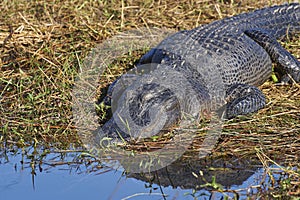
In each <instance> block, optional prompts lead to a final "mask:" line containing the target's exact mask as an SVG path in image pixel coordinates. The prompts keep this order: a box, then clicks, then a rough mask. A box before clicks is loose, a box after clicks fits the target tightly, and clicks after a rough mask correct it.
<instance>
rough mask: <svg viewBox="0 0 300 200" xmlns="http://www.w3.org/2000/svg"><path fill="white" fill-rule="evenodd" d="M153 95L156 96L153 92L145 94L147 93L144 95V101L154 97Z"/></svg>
mask: <svg viewBox="0 0 300 200" xmlns="http://www.w3.org/2000/svg"><path fill="white" fill-rule="evenodd" d="M153 97H154V96H153V94H151V93H148V94H145V95H144V96H143V101H148V100H150V99H152V98H153Z"/></svg>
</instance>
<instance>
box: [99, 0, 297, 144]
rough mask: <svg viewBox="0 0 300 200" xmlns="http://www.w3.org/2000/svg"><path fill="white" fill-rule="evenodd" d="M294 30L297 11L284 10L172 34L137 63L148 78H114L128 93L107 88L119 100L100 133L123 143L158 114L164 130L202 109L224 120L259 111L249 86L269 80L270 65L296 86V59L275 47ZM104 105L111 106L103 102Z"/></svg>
mask: <svg viewBox="0 0 300 200" xmlns="http://www.w3.org/2000/svg"><path fill="white" fill-rule="evenodd" d="M298 31H300V6H299V4H289V5H287V4H286V5H280V6H274V7H269V8H264V9H260V10H256V11H254V12H250V13H244V14H240V15H238V16H235V17H231V18H226V19H223V20H219V21H215V22H212V23H210V24H207V25H203V26H200V27H198V28H195V29H192V30H188V31H181V32H178V33H175V34H174V35H172V36H170V37H168V38H166V39H165V40H163V41H162V42H161V43H160V44H159V45H158V46H157V47H155V48H153V49H151V50H150V51H149V52H148V53H147V54H145V55H144V56H143V57H142V58H141V59H140V61H139V63H138V64H137V69H139V68H143V67H144V66H145V65H146V64H152V68H153V69H152V70H150V71H151V72H150V73H148V74H144V75H142V76H138V75H135V74H132V75H130V76H129V78H128V77H126V76H128V75H123V76H121V78H120V79H122V78H124V77H126V81H128V84H127V85H128V88H125V89H120V88H118V87H116V85H117V83H118V80H120V79H118V80H117V81H116V82H115V83H114V84H113V85H112V86H111V87H110V89H109V92H108V94H109V95H108V96H112V95H113V93H114V92H115V91H117V93H118V94H120V96H121V101H117V104H118V107H119V109H117V110H116V112H115V113H114V116H115V117H113V118H112V119H110V120H109V121H108V122H107V123H106V124H105V125H104V126H103V127H102V132H101V133H100V134H102V135H103V134H104V135H107V136H110V137H118V136H119V135H120V134H121V136H122V137H123V138H125V139H126V140H129V139H130V135H131V136H132V131H133V132H134V134H133V135H134V137H135V138H136V137H138V134H139V133H144V132H147V131H148V132H149V130H150V129H155V128H156V127H159V123H160V121H161V118H162V116H165V118H163V119H164V120H165V122H164V124H163V125H162V126H161V127H162V128H161V129H168V128H169V127H170V126H172V125H174V124H175V123H176V122H178V121H179V120H180V119H182V117H183V114H182V113H188V114H190V115H192V116H193V117H196V118H197V117H199V113H201V112H203V111H207V110H218V109H219V111H220V112H219V113H220V116H222V118H227V119H228V118H233V117H235V116H237V115H242V114H247V113H251V112H255V111H257V110H259V109H261V108H262V107H264V106H265V98H264V95H263V94H262V92H261V91H260V90H259V89H258V88H256V87H257V86H259V85H261V84H262V83H264V82H265V81H266V80H267V79H268V78H269V77H270V74H271V72H272V62H275V63H277V64H278V68H279V69H280V71H282V72H284V73H288V74H289V75H290V76H291V77H292V78H293V79H294V80H295V81H296V82H299V81H300V64H299V61H298V60H297V59H296V58H294V57H293V56H292V55H291V54H290V53H288V52H287V51H286V50H285V49H283V48H282V47H281V46H280V44H279V43H278V42H277V41H276V39H280V38H282V37H284V36H285V35H286V34H290V35H292V34H294V33H296V32H298ZM153 63H156V65H155V64H154V65H153ZM153 66H154V67H153ZM173 71H174V72H176V73H173ZM178 74H179V75H178ZM282 76H284V77H286V75H284V74H282ZM153 77H156V78H153ZM137 80H138V81H137ZM170 87H171V89H170ZM174 88H180V89H179V90H176V89H174ZM113 100H114V99H112V101H113ZM105 101H106V102H107V103H108V104H110V103H111V99H110V98H109V97H107V98H106V99H105ZM199 105H200V106H199ZM125 107H126V108H128V109H127V111H126V112H125V111H124V110H126V109H125ZM153 110H154V111H155V112H151V111H153ZM122 112H123V115H122ZM163 114H165V115H163ZM120 115H122V116H123V117H128V118H126V121H127V119H128V120H129V121H130V123H129V124H128V125H129V126H130V127H129V129H130V131H126V130H124V128H120V127H119V126H118V124H120V123H117V122H116V117H118V116H120Z"/></svg>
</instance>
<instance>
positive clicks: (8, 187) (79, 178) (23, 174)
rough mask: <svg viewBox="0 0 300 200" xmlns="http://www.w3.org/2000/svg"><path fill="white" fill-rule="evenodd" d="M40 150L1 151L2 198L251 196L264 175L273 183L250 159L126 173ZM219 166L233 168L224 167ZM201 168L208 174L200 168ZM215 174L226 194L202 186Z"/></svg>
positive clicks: (188, 163)
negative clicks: (143, 172) (248, 165)
mask: <svg viewBox="0 0 300 200" xmlns="http://www.w3.org/2000/svg"><path fill="white" fill-rule="evenodd" d="M35 153H36V154H35ZM35 153H34V151H29V152H24V151H23V152H22V151H20V150H18V151H17V153H5V154H4V153H3V152H2V154H1V155H2V156H1V157H0V177H1V179H0V199H1V200H6V199H11V200H17V199H31V200H35V199H36V200H38V199H39V200H40V199H43V200H48V199H49V200H50V199H51V200H52V199H117V200H119V199H134V200H136V199H151V200H152V199H155V200H156V199H209V198H211V199H221V198H222V197H224V195H228V196H229V197H230V198H233V197H234V193H232V192H226V189H227V191H228V190H236V191H237V192H238V193H239V195H240V196H241V197H244V198H246V196H247V195H255V193H256V192H257V187H258V186H260V185H261V181H262V180H263V181H264V184H268V182H270V179H269V178H268V177H267V176H265V171H264V169H263V168H258V167H257V166H252V167H247V168H245V167H242V165H244V164H245V163H246V162H248V161H247V160H246V161H245V160H244V161H243V160H242V161H241V160H238V161H237V159H234V160H233V161H232V160H231V161H226V162H223V161H221V160H202V161H194V160H191V159H190V160H188V161H186V160H178V161H176V162H175V163H173V164H172V165H170V166H168V167H167V168H164V169H161V170H158V171H157V172H155V173H151V174H142V175H141V174H127V175H124V173H123V172H122V171H121V170H119V171H118V170H115V169H111V168H107V167H105V166H101V164H99V163H98V162H92V161H93V159H92V158H90V159H81V158H80V157H78V156H79V153H49V154H46V155H43V156H41V154H40V153H37V152H35ZM40 158H42V159H40ZM41 160H42V162H41ZM83 160H85V161H84V162H83ZM233 164H234V165H235V166H234V165H233ZM219 165H223V166H224V165H227V166H231V167H230V168H226V170H224V169H222V170H220V169H218V166H219ZM99 166H100V167H99ZM204 166H208V168H207V167H204ZM208 169H209V170H208ZM200 170H201V171H202V172H203V176H200V173H198V172H199V171H200ZM192 172H193V173H192ZM197 176H198V178H196V177H197ZM213 177H216V182H217V183H221V184H222V189H223V190H224V193H221V192H212V191H211V190H209V189H207V190H206V189H203V188H201V187H200V186H201V185H203V184H210V183H212V178H213ZM149 178H150V179H151V183H149ZM203 179H206V182H205V181H204V182H203ZM192 188H196V190H193V189H192ZM266 189H267V188H266Z"/></svg>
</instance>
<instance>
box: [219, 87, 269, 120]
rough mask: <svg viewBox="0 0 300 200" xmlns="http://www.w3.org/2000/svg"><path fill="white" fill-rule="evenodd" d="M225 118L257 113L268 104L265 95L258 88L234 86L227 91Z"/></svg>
mask: <svg viewBox="0 0 300 200" xmlns="http://www.w3.org/2000/svg"><path fill="white" fill-rule="evenodd" d="M226 101H227V104H226V111H225V116H224V117H225V118H227V119H231V118H234V117H236V116H238V115H245V114H249V113H252V112H256V111H258V110H259V109H261V108H263V107H264V106H265V104H266V100H265V96H264V94H263V93H262V92H261V91H260V90H259V89H258V88H257V87H254V86H251V85H246V84H233V85H231V87H230V88H229V89H228V90H227V91H226Z"/></svg>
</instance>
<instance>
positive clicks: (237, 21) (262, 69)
mask: <svg viewBox="0 0 300 200" xmlns="http://www.w3.org/2000/svg"><path fill="white" fill-rule="evenodd" d="M254 28H259V29H263V30H265V31H267V32H269V33H270V34H271V35H272V36H273V37H275V38H280V37H282V36H284V35H286V34H287V33H289V34H293V33H294V32H296V31H300V5H299V4H286V5H280V6H273V7H269V8H264V9H260V10H256V11H254V12H250V13H244V14H240V15H237V16H235V17H231V18H226V19H223V20H219V21H215V22H213V23H210V24H207V25H203V26H200V27H197V28H195V29H192V30H189V31H181V32H178V33H175V34H174V35H172V36H170V37H168V38H166V39H165V40H163V41H162V42H161V44H160V45H158V46H157V47H156V48H154V49H152V50H151V51H150V52H149V53H147V54H146V55H145V56H143V57H142V58H141V61H140V64H144V63H147V62H151V63H153V62H154V63H162V62H164V63H167V64H168V65H171V66H174V67H173V68H174V69H176V70H177V71H182V70H183V71H184V73H186V76H187V77H188V79H189V80H191V81H192V80H193V77H194V79H196V80H194V82H201V83H203V85H205V86H206V87H209V88H208V90H209V91H214V90H215V89H216V88H218V87H219V85H220V84H216V82H217V81H216V79H217V78H218V79H221V80H220V81H221V82H222V84H224V85H225V89H226V87H228V86H230V85H232V84H236V83H242V84H250V85H255V86H258V85H261V84H262V83H264V82H265V81H266V80H267V79H268V78H269V77H270V74H271V71H272V62H271V58H270V56H269V55H268V53H267V52H266V51H265V50H264V49H263V48H262V47H261V46H260V45H259V44H257V43H256V42H255V41H254V40H253V39H251V38H249V37H248V36H247V35H246V34H245V33H244V32H245V31H246V30H249V29H254ZM171 55H177V57H176V56H175V57H174V56H171ZM178 57H180V59H178ZM191 58H194V61H193V62H192V63H191ZM181 60H185V61H186V62H184V65H183V64H182V62H181ZM192 60H193V59H192ZM187 63H190V66H188V67H187ZM186 68H188V69H187V70H185V69H186ZM195 71H197V72H199V75H197V76H195ZM205 79H206V80H205ZM220 81H219V83H220Z"/></svg>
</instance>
